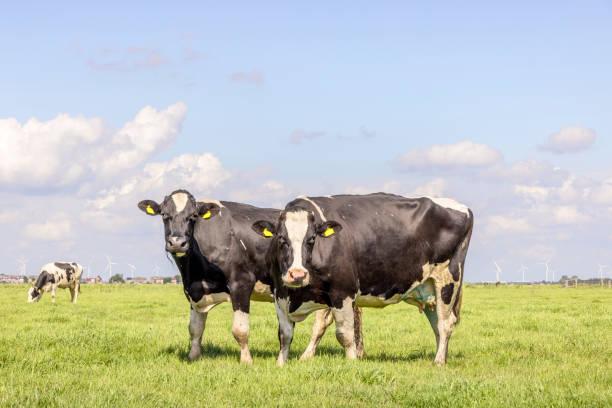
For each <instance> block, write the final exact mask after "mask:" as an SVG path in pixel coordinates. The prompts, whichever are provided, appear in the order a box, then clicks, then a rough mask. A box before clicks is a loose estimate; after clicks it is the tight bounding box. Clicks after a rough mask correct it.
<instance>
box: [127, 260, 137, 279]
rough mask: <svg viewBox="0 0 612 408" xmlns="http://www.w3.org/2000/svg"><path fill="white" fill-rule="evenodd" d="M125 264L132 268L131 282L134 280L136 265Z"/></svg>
mask: <svg viewBox="0 0 612 408" xmlns="http://www.w3.org/2000/svg"><path fill="white" fill-rule="evenodd" d="M127 266H129V267H130V269H131V270H132V282H134V271H135V270H136V267H135V266H134V265H132V264H127Z"/></svg>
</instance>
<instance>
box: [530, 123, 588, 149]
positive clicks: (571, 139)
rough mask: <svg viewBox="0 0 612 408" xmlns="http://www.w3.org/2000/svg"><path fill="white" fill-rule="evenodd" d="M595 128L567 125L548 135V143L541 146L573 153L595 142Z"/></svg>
mask: <svg viewBox="0 0 612 408" xmlns="http://www.w3.org/2000/svg"><path fill="white" fill-rule="evenodd" d="M595 138H596V134H595V131H594V130H593V129H587V128H584V127H581V126H566V127H564V128H562V129H560V130H559V131H557V132H555V133H553V134H552V135H550V136H548V140H547V141H546V143H545V144H544V145H542V146H540V148H541V149H542V150H547V151H550V152H553V153H573V152H579V151H581V150H584V149H586V148H588V147H590V146H591V145H592V144H593V142H595Z"/></svg>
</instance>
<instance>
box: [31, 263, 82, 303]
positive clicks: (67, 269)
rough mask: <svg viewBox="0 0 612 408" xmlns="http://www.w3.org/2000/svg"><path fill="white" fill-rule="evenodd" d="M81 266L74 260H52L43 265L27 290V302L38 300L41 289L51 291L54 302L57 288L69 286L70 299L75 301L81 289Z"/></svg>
mask: <svg viewBox="0 0 612 408" xmlns="http://www.w3.org/2000/svg"><path fill="white" fill-rule="evenodd" d="M81 275H83V267H82V266H81V265H79V264H78V263H75V262H53V263H48V264H46V265H44V266H43V267H42V268H41V270H40V275H38V279H36V283H34V286H32V287H31V288H30V290H29V291H28V302H38V301H39V300H40V298H41V297H42V295H43V291H45V292H49V291H51V301H52V302H55V291H56V290H57V288H70V300H71V302H72V303H76V302H77V298H78V296H79V292H80V291H81Z"/></svg>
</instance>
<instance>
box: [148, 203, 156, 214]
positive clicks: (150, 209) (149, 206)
mask: <svg viewBox="0 0 612 408" xmlns="http://www.w3.org/2000/svg"><path fill="white" fill-rule="evenodd" d="M146 211H147V213H148V214H155V210H154V209H153V208H151V205H150V204H149V205H147V209H146Z"/></svg>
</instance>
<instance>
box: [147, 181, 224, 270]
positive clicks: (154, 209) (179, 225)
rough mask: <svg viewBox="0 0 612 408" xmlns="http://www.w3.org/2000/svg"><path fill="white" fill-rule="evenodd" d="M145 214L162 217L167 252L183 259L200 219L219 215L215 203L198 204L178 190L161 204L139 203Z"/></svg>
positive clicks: (185, 193) (153, 202)
mask: <svg viewBox="0 0 612 408" xmlns="http://www.w3.org/2000/svg"><path fill="white" fill-rule="evenodd" d="M138 208H140V209H141V210H142V211H143V212H144V213H145V214H148V215H161V217H162V220H163V221H164V233H165V236H166V251H168V252H169V253H171V254H172V255H173V256H176V257H179V258H180V257H183V256H185V254H187V252H189V250H190V242H191V239H192V237H193V229H194V225H195V221H196V219H198V218H199V217H201V218H203V219H205V220H208V219H209V218H211V217H214V216H215V215H216V214H218V213H219V206H218V205H217V204H215V203H203V202H196V200H195V199H194V198H193V196H192V195H191V194H190V193H189V192H187V191H185V190H176V191H174V192H173V193H171V194H170V195H168V196H166V197H165V198H164V201H162V203H161V204H157V203H156V202H155V201H153V200H143V201H141V202H139V203H138Z"/></svg>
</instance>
